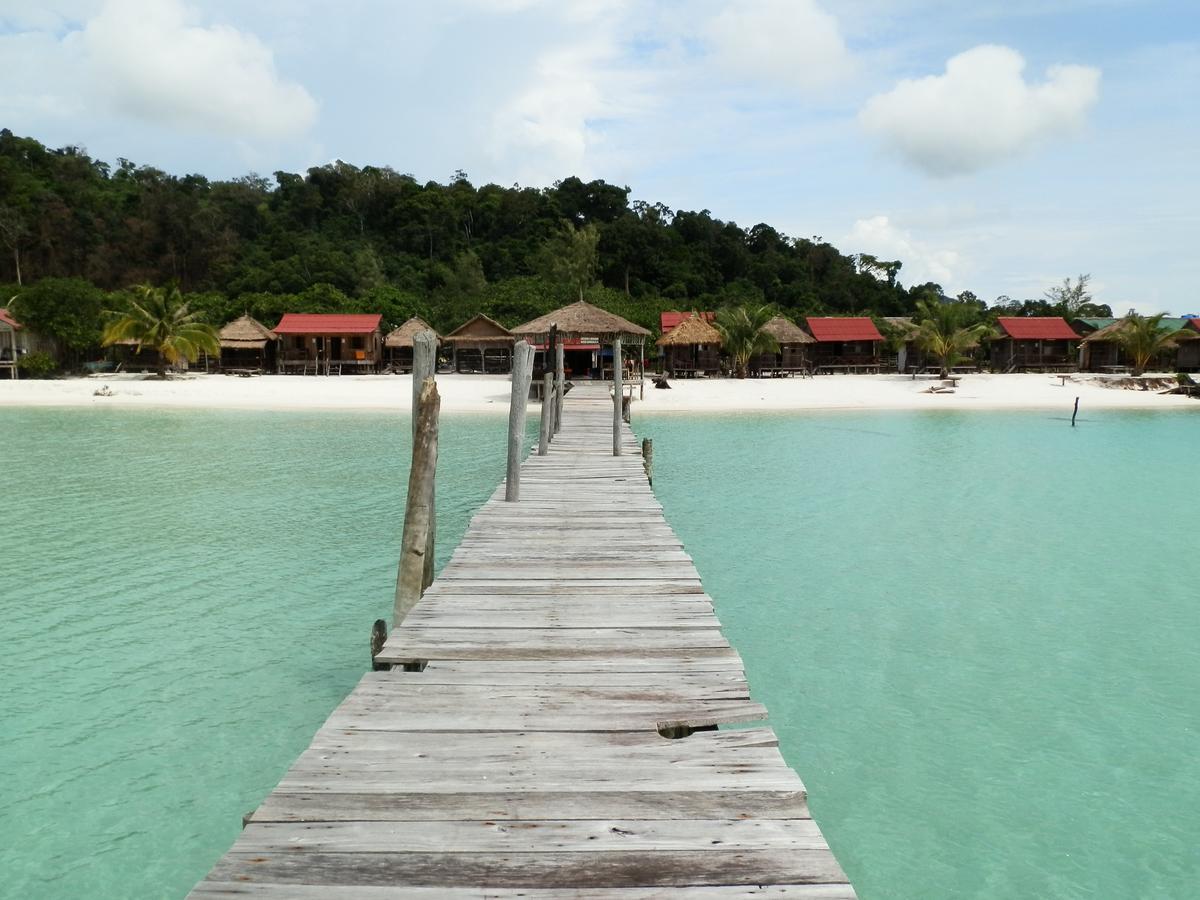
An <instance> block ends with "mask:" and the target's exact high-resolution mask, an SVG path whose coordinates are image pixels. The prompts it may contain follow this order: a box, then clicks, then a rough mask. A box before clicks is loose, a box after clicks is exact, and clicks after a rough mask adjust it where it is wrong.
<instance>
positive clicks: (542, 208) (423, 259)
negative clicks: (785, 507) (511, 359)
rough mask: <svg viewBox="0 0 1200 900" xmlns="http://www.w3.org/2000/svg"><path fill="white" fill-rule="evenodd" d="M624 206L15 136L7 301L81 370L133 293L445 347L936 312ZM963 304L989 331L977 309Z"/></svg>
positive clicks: (847, 271)
mask: <svg viewBox="0 0 1200 900" xmlns="http://www.w3.org/2000/svg"><path fill="white" fill-rule="evenodd" d="M629 195H630V190H629V188H627V187H617V186H615V185H611V184H607V183H605V182H604V181H599V180H597V181H590V182H583V181H581V180H580V179H579V178H575V177H570V178H564V179H563V180H562V181H559V182H558V183H556V184H555V185H554V186H553V187H551V188H546V189H537V188H528V187H520V186H518V185H514V186H512V187H500V186H498V185H494V184H487V185H483V186H481V187H476V186H474V185H473V184H472V183H471V182H470V180H469V179H468V177H467V175H466V173H463V172H455V173H454V175H453V176H452V178H451V179H450V181H449V183H448V184H439V183H437V182H432V181H431V182H428V183H426V184H420V183H418V182H417V181H416V179H414V178H413V177H412V176H411V175H405V174H400V173H398V172H396V171H394V170H393V169H390V168H387V167H383V168H376V167H372V166H367V167H364V168H356V167H355V166H352V165H349V164H347V163H343V162H340V161H339V162H335V163H332V164H330V165H325V166H320V167H317V168H312V169H309V170H308V172H307V173H306V174H304V175H299V174H293V173H290V172H276V173H275V174H274V177H273V178H272V179H268V178H264V177H261V176H258V175H247V176H246V177H243V178H237V179H233V180H231V181H210V180H209V179H207V178H205V177H203V176H201V175H184V176H176V175H170V174H168V173H166V172H163V171H161V170H159V169H156V168H153V167H152V166H146V165H138V164H135V163H133V162H130V161H129V160H126V159H119V160H118V161H117V164H116V166H115V167H113V166H111V165H109V164H108V163H106V162H103V161H101V160H97V159H92V158H91V157H90V156H88V155H87V153H86V152H84V150H82V149H81V148H78V147H64V148H61V149H57V150H55V149H50V148H48V147H45V146H43V145H42V144H41V143H39V142H38V141H37V140H34V139H32V138H24V137H18V136H15V135H13V134H12V132H10V131H8V130H7V129H5V130H3V131H0V245H2V246H0V249H3V250H4V251H5V252H3V253H2V254H0V292H2V293H0V301H7V300H8V298H10V297H14V296H15V297H17V300H16V301H15V303H14V307H15V309H14V312H15V313H16V314H19V315H20V317H21V318H22V319H23V320H24V321H26V322H28V324H30V325H31V326H34V327H37V328H40V329H43V330H46V331H48V332H50V333H52V334H54V335H55V336H57V337H58V338H59V339H60V340H61V341H62V342H63V344H64V345H65V346H66V347H68V348H71V349H74V350H76V351H84V350H86V349H88V348H91V347H93V346H94V345H95V344H96V343H97V342H98V338H99V333H100V328H101V326H102V323H103V319H104V314H105V311H106V310H108V309H111V308H113V307H114V305H116V303H117V301H118V300H119V296H117V297H114V293H117V294H119V292H121V291H123V290H124V289H126V288H128V287H129V286H131V285H133V284H139V283H149V284H169V283H174V284H177V285H178V286H179V288H180V290H181V291H183V292H184V294H185V295H187V297H188V299H189V301H190V304H191V306H192V308H193V309H196V310H199V311H200V312H201V313H202V315H203V316H204V318H205V319H207V320H208V321H209V322H211V323H212V324H214V325H220V324H222V323H224V322H226V321H228V320H230V319H232V318H235V317H236V316H239V315H241V314H242V313H243V312H249V313H250V314H251V315H254V316H256V317H257V318H259V319H261V320H262V321H263V322H264V323H266V324H267V325H272V324H274V322H275V321H276V320H277V319H278V317H279V315H280V314H282V313H284V312H289V311H290V312H380V313H383V316H384V322H385V325H388V326H391V325H396V324H399V323H400V322H402V321H404V320H405V319H406V318H408V317H409V316H411V315H414V314H416V315H421V316H423V317H424V318H426V319H427V320H428V321H429V322H430V323H431V324H432V325H434V327H436V328H438V329H441V330H449V329H451V328H453V327H455V326H456V325H458V324H460V323H461V322H463V321H465V320H466V319H467V318H469V317H470V316H471V315H474V314H475V313H477V312H485V313H487V314H488V315H491V316H492V317H493V318H496V319H498V320H499V321H501V322H502V323H504V324H505V325H509V326H512V325H516V324H518V323H519V322H522V321H525V320H528V319H531V318H533V317H535V316H538V315H541V314H542V313H545V312H548V311H549V310H551V309H554V308H555V307H557V306H559V305H561V304H563V303H565V302H569V301H570V300H574V299H578V297H579V296H580V295H581V294H582V295H585V296H586V297H587V299H589V300H591V301H592V302H595V303H597V304H599V305H601V306H604V307H606V308H608V309H611V310H613V311H614V312H617V313H620V314H621V315H624V316H626V317H627V318H630V319H632V320H634V321H637V322H639V323H641V324H643V325H646V326H647V327H650V328H652V329H654V328H656V326H657V322H658V313H659V312H660V311H661V310H664V309H698V308H719V307H722V306H727V305H732V304H748V303H752V304H764V303H765V304H772V305H774V306H775V307H777V308H778V309H779V310H780V311H782V312H784V313H785V314H788V315H790V316H792V317H797V316H803V315H813V314H830V315H839V314H874V315H879V316H884V315H909V314H912V313H913V312H914V310H915V309H916V304H917V301H919V300H921V299H923V298H929V297H931V296H933V297H940V296H941V293H942V289H941V287H940V286H939V285H936V284H920V285H911V286H908V287H905V286H904V285H903V283H902V281H901V279H900V277H899V276H900V272H901V270H902V261H899V260H896V261H890V260H879V259H875V258H874V257H871V256H867V255H864V254H859V255H846V254H843V253H841V252H839V251H838V250H837V248H835V247H833V246H832V245H830V244H829V243H827V242H824V241H822V240H821V239H819V238H814V239H811V240H810V239H808V238H794V237H789V236H788V235H785V234H782V233H780V232H779V231H777V230H776V229H774V228H772V227H771V226H770V225H766V224H761V223H760V224H757V225H754V226H753V227H751V228H748V229H747V228H743V227H741V226H739V225H737V224H736V223H734V222H725V221H722V220H720V219H718V218H714V217H713V216H712V215H711V213H710V212H709V211H708V210H700V211H698V212H689V211H682V210H679V211H676V210H671V209H668V208H667V207H665V206H663V205H662V204H650V203H645V202H641V201H634V202H630V199H629ZM1081 280H1082V279H1081ZM1067 286H1068V287H1070V284H1069V283H1067ZM1081 287H1082V286H1081ZM1056 290H1057V289H1056ZM1083 293H1084V292H1083V291H1082V290H1080V291H1079V292H1078V296H1076V298H1075V300H1076V309H1078V308H1079V305H1080V304H1079V302H1078V301H1079V300H1080V299H1081V298H1082V296H1083ZM1051 294H1052V292H1048V297H1047V299H1045V300H1032V301H1024V302H1011V301H1008V298H1000V304H999V305H998V306H996V307H993V311H995V310H998V309H1000V308H1003V310H1004V311H1005V312H1007V313H1009V314H1033V315H1036V314H1039V313H1044V312H1047V311H1050V312H1054V311H1056V309H1057V307H1056V305H1055V304H1056V299H1057V298H1056V297H1055V296H1050V295H1051ZM960 299H963V300H967V301H969V302H971V303H973V304H976V305H977V306H978V308H979V310H980V313H981V315H982V314H985V313H986V312H987V311H988V310H987V304H985V303H983V302H981V301H979V300H977V299H976V298H975V297H974V295H973V294H970V293H969V292H967V293H966V294H963V295H960ZM1089 299H1090V298H1089ZM1005 301H1008V303H1007V305H1004V302H1005ZM1093 309H1094V310H1100V309H1106V308H1102V307H1092V306H1091V305H1090V304H1088V307H1087V309H1086V310H1085V311H1092V310H1093ZM1093 314H1097V315H1098V314H1103V313H1101V312H1093Z"/></svg>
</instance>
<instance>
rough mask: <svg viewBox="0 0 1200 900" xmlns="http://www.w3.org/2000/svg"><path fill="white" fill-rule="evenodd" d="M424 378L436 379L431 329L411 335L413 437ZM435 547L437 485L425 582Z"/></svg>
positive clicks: (432, 497) (434, 340) (430, 572)
mask: <svg viewBox="0 0 1200 900" xmlns="http://www.w3.org/2000/svg"><path fill="white" fill-rule="evenodd" d="M426 378H432V379H433V380H434V381H437V335H436V334H434V333H433V332H432V331H428V330H427V331H420V332H418V333H417V334H415V335H413V371H412V384H413V410H412V424H413V438H414V439H415V438H416V436H417V412H418V409H417V407H418V404H419V402H420V399H421V386H422V385H424V384H425V379H426ZM436 549H437V486H436V485H435V486H434V487H432V488H430V493H429V537H428V538H427V539H426V543H425V576H424V580H425V584H424V587H429V586H430V585H431V584H433V557H434V552H435V551H436Z"/></svg>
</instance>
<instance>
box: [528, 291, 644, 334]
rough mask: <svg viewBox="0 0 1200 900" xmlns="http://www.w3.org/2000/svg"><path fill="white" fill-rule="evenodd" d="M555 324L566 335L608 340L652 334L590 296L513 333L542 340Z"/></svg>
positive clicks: (537, 319)
mask: <svg viewBox="0 0 1200 900" xmlns="http://www.w3.org/2000/svg"><path fill="white" fill-rule="evenodd" d="M552 325H557V326H558V333H559V334H560V335H563V336H564V338H580V337H589V336H594V337H598V338H600V339H601V340H604V339H605V338H614V337H619V338H622V339H625V338H631V339H636V338H648V337H649V336H650V330H649V329H648V328H643V327H642V326H641V325H636V324H634V323H633V322H630V321H629V320H628V319H624V318H622V317H621V316H618V315H617V314H616V313H610V312H609V311H608V310H606V309H601V308H600V307H598V306H593V305H592V304H591V303H588V302H587V301H586V300H579V301H577V302H575V303H572V304H571V305H569V306H564V307H562V308H561V309H556V310H554V312H549V313H546V315H544V316H538V317H537V318H536V319H534V320H533V321H532V322H526V323H525V324H524V325H518V326H517V327H516V328H514V329H513V330H512V333H513V334H515V335H516V336H517V337H520V338H525V339H526V340H532V341H542V340H545V339H546V338H547V337H548V336H549V334H550V327H551V326H552Z"/></svg>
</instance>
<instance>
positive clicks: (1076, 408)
mask: <svg viewBox="0 0 1200 900" xmlns="http://www.w3.org/2000/svg"><path fill="white" fill-rule="evenodd" d="M1077 415H1079V398H1078V397H1076V398H1075V412H1073V413H1071V427H1072V428H1074V427H1075V417H1076V416H1077Z"/></svg>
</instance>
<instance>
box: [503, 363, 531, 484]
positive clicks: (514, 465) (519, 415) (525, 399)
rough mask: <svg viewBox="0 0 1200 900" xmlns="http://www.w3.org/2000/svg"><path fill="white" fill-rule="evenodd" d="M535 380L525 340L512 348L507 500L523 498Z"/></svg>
mask: <svg viewBox="0 0 1200 900" xmlns="http://www.w3.org/2000/svg"><path fill="white" fill-rule="evenodd" d="M532 379H533V348H532V347H530V346H529V344H528V343H527V342H525V341H517V343H516V345H515V346H514V347H513V366H512V397H511V399H510V401H509V405H508V469H507V473H506V474H505V476H504V499H505V500H507V501H509V502H510V503H515V502H517V501H518V500H520V499H521V456H522V454H523V451H524V449H525V410H526V407H527V406H528V405H529V384H530V382H531V381H532Z"/></svg>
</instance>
